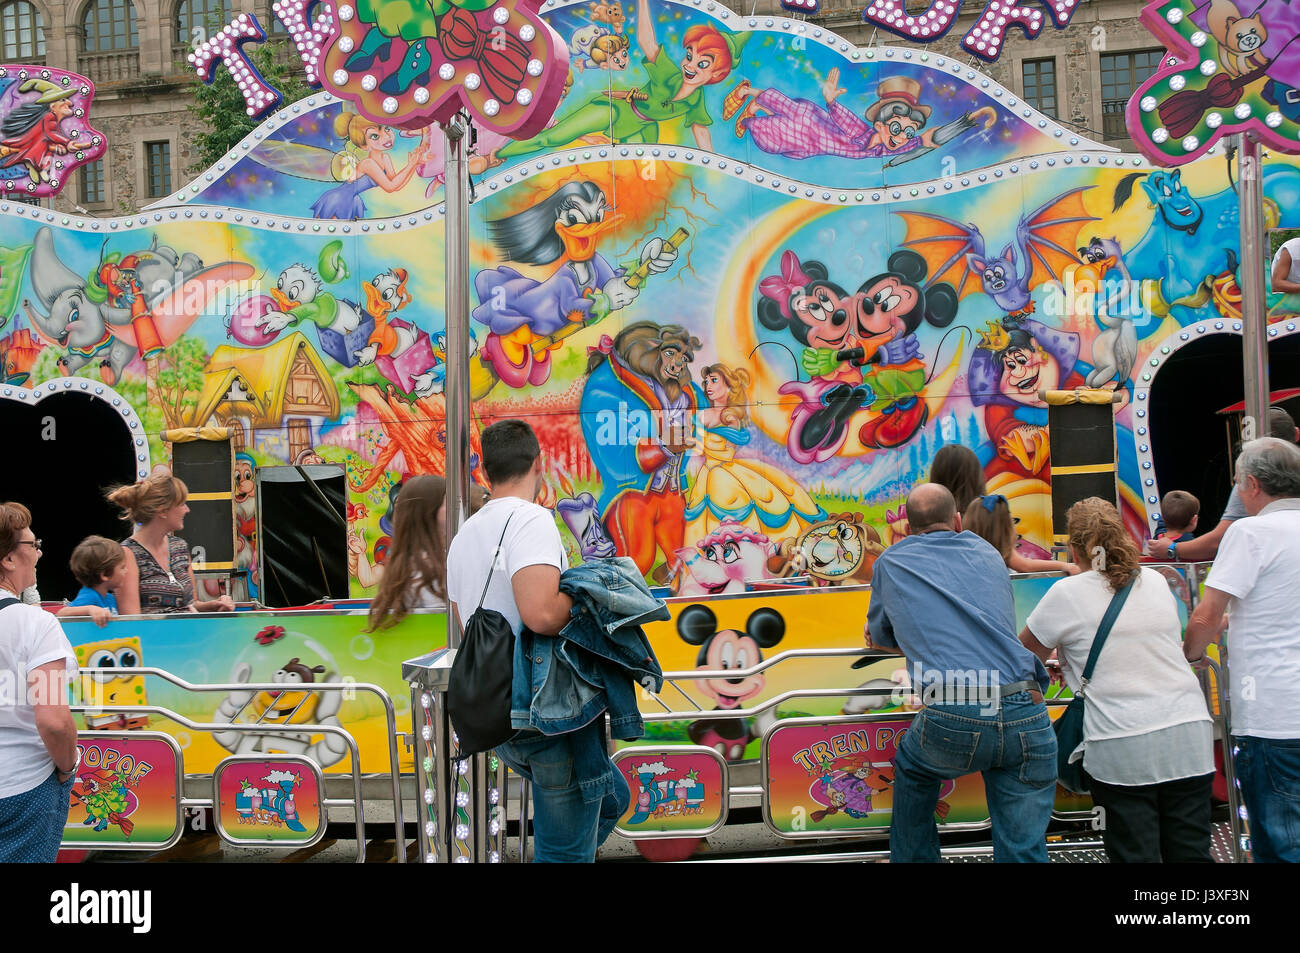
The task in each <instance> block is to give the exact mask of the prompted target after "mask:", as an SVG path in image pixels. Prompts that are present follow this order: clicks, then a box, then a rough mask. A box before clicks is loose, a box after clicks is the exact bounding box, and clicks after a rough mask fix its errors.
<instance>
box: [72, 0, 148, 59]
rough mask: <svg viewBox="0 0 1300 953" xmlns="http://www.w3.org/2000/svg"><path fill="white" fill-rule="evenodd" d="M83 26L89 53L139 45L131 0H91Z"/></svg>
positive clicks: (131, 48)
mask: <svg viewBox="0 0 1300 953" xmlns="http://www.w3.org/2000/svg"><path fill="white" fill-rule="evenodd" d="M81 25H82V28H83V29H84V30H85V32H86V35H85V38H84V42H85V44H86V52H87V53H111V52H113V51H114V50H134V49H136V48H137V47H139V45H140V36H139V34H138V33H136V29H135V7H134V6H133V5H132V4H131V0H92V2H91V4H90V6H88V7H86V15H85V18H84V19H83V20H82V23H81Z"/></svg>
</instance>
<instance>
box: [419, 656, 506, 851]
mask: <svg viewBox="0 0 1300 953" xmlns="http://www.w3.org/2000/svg"><path fill="white" fill-rule="evenodd" d="M455 658H456V650H455V649H440V650H439V651H437V652H433V653H431V654H429V655H424V656H421V657H420V658H416V659H410V660H409V661H407V662H404V663H403V664H402V678H404V679H405V680H406V681H407V682H408V683H410V686H411V720H412V727H413V731H414V737H415V745H416V749H415V777H416V788H417V792H418V795H419V800H418V802H417V803H418V804H419V805H420V810H421V816H420V819H419V823H418V824H417V825H416V827H417V833H418V836H419V843H420V858H421V860H423V861H424V862H425V863H430V864H432V863H469V862H472V861H474V862H487V863H499V862H501V861H502V860H503V859H504V857H505V841H506V768H505V765H504V764H503V763H502V762H501V759H500V758H498V757H497V756H496V754H495V753H486V754H477V755H471V756H469V757H462V756H461V754H460V750H459V747H458V745H457V741H456V732H455V730H454V729H453V728H452V726H451V718H450V717H449V715H448V712H447V684H448V680H449V679H450V677H451V666H452V663H453V662H454V661H455ZM522 798H523V795H521V803H523V804H524V806H525V808H526V800H522ZM524 826H525V818H524V817H521V819H520V827H521V831H522V829H523V828H524ZM525 843H526V839H525V838H524V837H523V836H521V841H520V853H521V855H522V853H523V852H524V845H525Z"/></svg>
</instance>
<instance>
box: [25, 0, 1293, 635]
mask: <svg viewBox="0 0 1300 953" xmlns="http://www.w3.org/2000/svg"><path fill="white" fill-rule="evenodd" d="M543 16H544V18H545V19H546V20H547V21H548V22H549V23H550V24H551V25H552V26H553V27H554V28H555V29H556V31H557V32H558V33H559V34H560V35H561V36H562V37H563V38H564V39H565V41H566V43H567V44H568V46H569V50H570V56H571V60H570V62H571V69H570V74H571V75H570V80H571V82H570V83H569V86H568V90H567V93H566V94H565V97H564V99H563V101H562V102H561V104H560V106H559V109H558V110H557V112H556V114H555V117H554V118H553V120H552V122H551V124H550V125H549V126H548V127H547V128H546V129H545V130H544V131H543V132H541V133H540V134H538V135H537V136H535V137H534V138H533V139H530V140H525V141H522V142H514V141H510V140H507V139H505V138H502V137H500V136H496V135H494V134H492V133H489V132H486V131H485V132H483V133H482V134H481V135H480V136H479V137H478V143H477V155H476V157H475V158H474V160H473V163H472V166H471V170H472V173H473V175H474V197H475V202H474V206H473V208H472V215H471V258H472V274H471V276H470V277H471V280H472V294H471V307H472V314H471V322H470V323H471V327H472V331H473V348H474V354H473V357H472V362H471V363H472V372H471V385H472V389H473V397H474V405H473V407H474V418H473V421H472V432H473V439H474V440H475V441H477V434H478V433H479V432H480V431H481V429H482V427H483V426H484V425H486V424H488V423H490V422H491V421H493V420H496V419H501V418H505V417H524V418H526V419H528V420H529V421H530V422H531V423H532V424H533V426H534V427H535V428H536V430H537V431H538V434H539V436H540V438H541V442H542V447H543V450H544V452H545V454H546V459H547V465H548V480H547V486H546V489H545V502H546V503H547V504H548V505H550V506H552V507H553V508H555V510H556V512H557V514H558V516H559V524H560V527H561V532H562V534H563V535H564V538H565V540H566V544H567V546H568V547H569V550H570V555H571V557H572V558H573V559H574V560H579V559H581V558H586V557H593V556H605V555H610V554H613V553H619V554H623V555H627V556H630V557H631V558H633V559H634V560H635V561H636V563H637V565H638V566H639V568H640V569H641V570H642V571H643V572H644V573H645V574H646V576H647V577H648V578H650V579H652V580H654V581H657V582H662V583H672V584H673V585H675V586H676V587H677V588H678V589H679V590H680V591H681V592H682V593H683V594H687V595H703V594H713V593H719V592H734V591H741V590H743V589H744V588H745V587H746V586H747V585H750V584H752V583H753V581H754V580H755V579H758V578H762V577H769V576H770V577H779V576H782V575H787V576H788V575H807V576H810V577H811V578H812V579H814V580H815V581H816V582H817V583H818V584H827V585H830V584H835V583H842V582H846V581H848V582H862V581H864V580H866V579H868V578H869V575H870V565H871V562H872V561H873V560H874V558H875V556H876V555H878V554H879V552H880V551H881V549H882V548H883V547H884V546H886V545H888V544H889V543H890V542H891V541H892V540H893V539H895V538H897V536H898V535H899V534H900V533H902V532H903V531H904V527H905V525H906V514H905V513H904V512H903V511H902V509H901V504H902V501H903V499H904V497H905V495H906V492H907V490H908V488H910V487H911V486H912V485H913V484H914V483H916V482H918V481H919V480H921V479H923V478H924V477H925V475H926V474H927V472H928V470H929V463H930V460H931V458H932V457H933V454H934V452H935V451H936V449H937V448H938V447H940V446H942V445H944V444H947V443H954V442H956V443H962V444H966V445H968V446H970V447H972V448H974V449H975V450H976V452H977V453H978V454H979V456H980V458H981V460H982V461H983V464H984V467H985V474H986V477H987V480H988V484H989V488H990V491H991V492H998V493H1002V494H1004V495H1005V496H1007V497H1008V499H1009V500H1010V501H1011V505H1012V509H1013V512H1014V514H1015V516H1016V517H1017V519H1018V521H1019V523H1018V525H1019V532H1020V535H1021V542H1020V548H1021V549H1022V551H1024V552H1025V553H1026V554H1027V555H1037V556H1043V555H1045V554H1046V550H1047V549H1048V548H1049V547H1050V537H1051V533H1050V525H1049V524H1050V495H1049V494H1050V486H1051V460H1050V457H1049V444H1048V441H1047V434H1046V429H1045V428H1046V422H1047V411H1046V406H1045V405H1044V403H1043V402H1042V400H1041V399H1040V398H1039V396H1038V392H1039V390H1040V389H1044V388H1046V389H1052V388H1070V387H1075V386H1080V385H1083V384H1087V385H1090V386H1093V387H1104V388H1111V389H1114V390H1116V391H1117V392H1119V393H1120V400H1119V403H1118V406H1119V408H1120V409H1119V410H1118V413H1117V433H1118V446H1119V454H1120V460H1119V473H1120V479H1121V484H1122V501H1123V507H1124V511H1125V516H1126V519H1127V522H1128V524H1129V526H1130V527H1131V528H1132V530H1133V532H1134V533H1135V534H1137V535H1139V536H1140V535H1145V534H1146V533H1147V532H1148V527H1149V526H1150V525H1151V520H1152V519H1153V518H1154V516H1155V510H1156V508H1157V501H1158V499H1159V495H1160V489H1159V487H1158V486H1157V482H1156V479H1155V474H1154V471H1153V470H1152V463H1151V456H1150V439H1151V438H1150V435H1149V432H1148V431H1149V428H1148V426H1147V420H1146V417H1147V415H1146V411H1145V409H1144V408H1145V406H1146V401H1147V400H1148V397H1149V393H1150V386H1151V381H1152V378H1153V374H1154V368H1155V367H1156V366H1157V365H1159V363H1160V362H1161V361H1162V360H1163V359H1164V356H1165V355H1167V354H1168V353H1169V351H1170V350H1172V349H1177V347H1178V346H1179V340H1180V337H1181V339H1182V340H1187V339H1188V338H1193V337H1194V336H1195V335H1196V334H1204V333H1216V332H1222V333H1229V334H1230V333H1239V331H1240V322H1241V312H1240V290H1239V288H1238V285H1237V282H1238V270H1239V263H1238V259H1239V256H1238V253H1237V248H1238V244H1239V243H1238V238H1237V232H1238V222H1237V202H1236V196H1235V192H1234V184H1233V183H1232V182H1231V181H1230V180H1229V178H1228V174H1227V166H1226V164H1225V163H1224V162H1223V161H1222V156H1221V154H1218V153H1215V154H1211V155H1209V156H1207V157H1206V158H1205V159H1204V160H1200V161H1196V162H1191V163H1188V164H1185V165H1182V166H1181V167H1180V168H1179V169H1177V170H1175V171H1168V170H1164V169H1156V168H1153V167H1152V166H1151V165H1150V163H1149V162H1148V160H1146V159H1145V158H1143V157H1140V156H1135V155H1123V154H1120V153H1118V152H1115V151H1113V150H1111V149H1110V148H1109V147H1106V146H1103V145H1100V144H1097V143H1094V142H1090V141H1088V140H1085V139H1083V138H1081V136H1080V135H1079V134H1078V133H1077V132H1074V131H1072V130H1070V129H1067V128H1065V127H1063V126H1060V125H1058V124H1057V123H1056V122H1055V121H1054V120H1052V119H1051V118H1049V117H1046V116H1043V115H1041V114H1039V113H1037V112H1035V111H1034V110H1033V109H1031V108H1030V107H1028V106H1027V105H1026V104H1024V103H1022V102H1019V101H1018V100H1017V99H1016V97H1015V95H1014V94H1013V93H1012V92H1011V91H1010V90H1006V89H1004V88H1002V87H1000V86H999V85H998V84H996V83H995V82H993V81H992V80H991V79H989V78H987V77H986V76H984V75H982V74H980V73H978V72H976V71H975V70H974V69H971V68H969V67H968V66H967V65H966V64H964V63H958V62H953V61H951V60H949V59H946V58H945V57H944V56H941V55H937V54H934V53H930V52H926V51H921V50H911V49H902V48H892V47H872V48H869V49H865V48H864V49H855V48H853V47H851V46H850V45H849V44H847V43H845V42H843V41H841V40H840V39H839V38H838V37H836V36H834V35H832V34H830V33H828V32H825V31H823V30H820V29H818V28H815V27H813V26H812V25H811V24H808V23H805V22H803V21H799V20H793V19H786V18H782V17H767V18H762V17H758V18H753V17H742V16H738V15H736V14H735V13H732V12H730V11H727V10H725V9H723V8H721V7H717V8H716V9H713V8H710V6H709V5H708V4H703V5H701V4H684V3H676V2H671V0H639V2H636V3H625V4H622V5H620V4H619V3H617V2H615V3H605V2H599V3H596V2H577V3H562V2H557V3H553V4H550V5H548V6H547V7H546V8H545V12H544V13H543ZM441 150H442V145H441V134H440V133H439V132H438V130H437V129H436V128H434V129H432V130H430V129H425V130H418V129H416V130H405V129H396V128H387V127H383V126H379V125H376V124H374V123H373V122H371V121H370V120H367V119H365V118H362V117H360V116H358V115H357V114H356V113H354V112H353V111H352V108H351V107H350V106H349V105H348V104H345V103H343V102H341V101H339V100H337V99H335V98H334V97H332V96H331V95H330V94H328V93H326V92H318V93H316V94H315V95H313V96H311V97H309V98H307V99H305V100H303V101H301V102H299V103H297V104H292V105H291V106H288V107H286V108H285V109H283V110H281V111H280V112H279V113H277V114H276V115H274V116H273V117H272V118H271V119H269V120H268V121H267V122H266V123H264V124H263V125H262V127H260V128H259V130H258V131H257V132H256V133H255V134H254V135H253V136H252V137H250V138H249V139H248V140H246V141H245V142H244V143H243V144H242V145H241V146H240V147H239V148H238V149H236V150H235V151H234V153H232V156H231V157H227V159H226V160H224V161H223V162H221V163H219V164H218V165H217V166H215V167H213V168H212V169H209V170H207V171H206V172H204V173H201V174H200V175H199V176H198V177H197V178H196V179H195V180H194V182H193V183H192V184H191V185H189V186H187V187H186V188H185V189H184V190H183V191H182V192H180V193H178V194H177V195H175V196H173V197H171V198H169V199H168V200H166V201H165V202H163V203H161V204H160V205H159V206H157V207H155V208H152V209H149V210H147V211H146V212H144V213H141V214H139V215H137V216H134V217H133V218H130V219H118V220H92V219H82V220H73V219H67V218H60V217H58V216H56V215H55V214H54V213H41V212H37V214H36V215H32V214H31V213H30V212H27V211H26V210H25V209H21V208H18V207H15V206H6V205H0V214H2V215H4V216H5V219H4V222H5V229H4V239H3V241H2V242H0V245H3V246H4V247H3V248H2V249H0V291H3V290H5V289H6V288H8V289H10V290H11V291H12V293H11V294H5V295H0V304H5V305H6V307H5V312H6V313H4V314H2V315H0V318H2V319H3V327H0V335H3V336H2V337H0V349H2V350H3V351H4V353H5V354H6V355H7V363H6V365H5V372H6V380H7V381H8V382H9V383H10V384H11V385H12V386H14V387H17V386H19V385H20V384H23V385H25V386H27V387H33V386H37V385H44V384H45V383H46V382H50V381H54V382H56V383H57V382H58V381H59V380H60V379H61V378H67V377H80V378H90V379H91V380H92V381H93V382H94V383H95V384H96V385H100V386H107V387H110V388H112V391H113V392H114V393H116V394H117V395H120V396H121V397H122V398H123V399H124V400H125V401H126V402H127V403H128V404H130V405H131V406H132V407H134V408H135V410H136V411H137V413H138V414H139V416H140V419H141V421H142V424H143V426H144V428H145V430H146V431H147V432H148V438H149V449H150V454H151V457H152V459H153V460H154V461H157V460H161V459H165V458H166V455H167V449H168V448H167V447H166V446H165V445H164V443H163V440H162V433H163V431H165V430H166V429H169V428H174V427H190V426H203V425H206V424H221V425H225V426H228V427H230V428H232V429H233V430H234V432H235V437H234V439H235V441H236V443H237V444H238V446H237V448H236V449H237V450H238V453H237V455H236V463H235V467H236V476H237V489H238V499H237V507H238V512H239V514H240V528H241V535H242V536H243V544H242V547H243V548H242V550H241V552H242V555H241V556H240V557H239V558H240V559H241V560H244V561H245V562H243V563H242V564H243V565H249V566H251V565H252V564H253V563H252V559H251V554H252V552H253V549H254V547H255V538H254V536H255V529H256V527H255V525H254V523H255V521H254V519H253V515H254V514H255V512H256V500H255V484H254V482H253V481H252V479H251V477H252V474H253V473H254V471H255V468H257V467H259V466H263V465H267V464H281V463H304V462H316V461H324V462H329V463H337V464H340V465H342V466H344V467H345V469H346V473H347V477H348V481H349V485H350V500H349V507H348V527H349V534H348V549H349V566H350V569H351V572H352V578H353V591H354V594H357V595H362V594H365V593H366V592H367V591H369V590H370V588H371V587H373V586H374V585H375V583H376V582H377V581H378V579H379V578H380V576H381V575H382V572H383V568H384V561H385V554H386V550H387V545H388V542H389V537H390V535H391V511H392V507H393V502H394V500H395V499H396V497H397V495H398V494H399V493H400V491H401V485H402V482H403V480H404V479H406V478H407V477H409V476H410V475H413V474H416V473H424V472H441V470H442V468H443V465H444V460H445V440H446V427H445V425H444V399H443V393H442V392H443V389H444V387H445V376H446V362H445V358H446V355H445V336H444V333H443V331H444V325H445V322H444V318H443V294H444V276H443V273H442V268H441V261H442V249H443V224H442V223H443V213H444V209H443V208H442V207H441V206H440V204H439V203H440V200H441V195H442V174H443V170H442V155H441ZM1264 191H1265V195H1266V218H1267V220H1268V224H1269V225H1270V226H1283V227H1286V226H1300V169H1297V168H1296V167H1295V165H1294V164H1293V162H1292V160H1288V159H1284V158H1281V157H1277V156H1274V157H1272V158H1270V159H1269V161H1268V162H1267V163H1266V165H1265V171H1264ZM1276 318H1277V320H1278V324H1277V325H1276V326H1275V327H1274V330H1275V331H1277V332H1278V333H1290V332H1292V331H1294V330H1295V327H1294V323H1293V322H1294V317H1293V316H1290V317H1288V316H1287V315H1284V314H1278V315H1276ZM1288 321H1290V322H1292V323H1286V322H1288ZM1153 362H1154V363H1153ZM24 375H25V376H24ZM471 463H472V464H473V465H474V467H475V470H474V478H475V479H477V480H479V481H480V482H482V481H483V475H482V473H481V472H480V471H479V469H478V466H477V456H476V455H474V454H473V453H472V454H471ZM253 582H254V584H255V583H256V580H253ZM773 584H774V585H775V584H777V583H775V582H774V583H773ZM742 621H743V620H742ZM760 621H761V620H760ZM759 629H760V630H761V631H760V632H759V634H758V635H757V636H755V642H756V643H757V644H758V645H760V646H761V645H764V644H765V642H764V640H765V639H766V640H771V639H772V638H773V637H774V636H773V634H772V632H771V631H770V627H764V626H762V625H759ZM775 637H776V638H779V637H780V636H775ZM773 644H775V643H773Z"/></svg>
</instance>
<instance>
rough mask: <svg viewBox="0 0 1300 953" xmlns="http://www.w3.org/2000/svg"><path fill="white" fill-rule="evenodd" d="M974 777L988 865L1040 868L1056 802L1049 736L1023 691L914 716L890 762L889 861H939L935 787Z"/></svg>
mask: <svg viewBox="0 0 1300 953" xmlns="http://www.w3.org/2000/svg"><path fill="white" fill-rule="evenodd" d="M974 771H979V772H980V773H981V774H983V775H984V793H985V797H986V798H987V800H988V807H989V817H990V818H991V819H992V821H993V859H994V860H995V861H997V862H1018V863H1046V861H1047V841H1046V834H1047V824H1048V821H1050V820H1051V817H1052V802H1053V800H1054V799H1055V797H1056V733H1055V732H1054V731H1052V723H1051V719H1050V718H1048V717H1047V708H1046V707H1045V706H1044V705H1043V704H1042V703H1041V702H1034V701H1032V700H1031V698H1030V695H1029V693H1028V692H1017V693H1016V694H1014V695H1008V696H1007V697H1006V698H1004V699H1002V707H1001V709H1000V710H998V711H996V712H990V711H988V710H987V709H985V708H983V707H981V706H980V705H942V706H940V705H932V706H930V707H929V708H925V709H923V710H922V711H920V712H919V713H917V716H916V719H915V720H914V721H913V722H912V727H911V728H909V729H908V730H907V733H906V734H904V735H903V740H902V742H901V743H900V744H899V746H898V753H897V754H896V755H895V757H894V811H893V819H892V826H891V827H890V829H889V859H890V860H891V861H893V862H894V863H918V862H929V863H937V862H938V861H939V827H938V824H937V823H936V822H935V813H934V812H935V808H936V807H937V806H938V803H939V785H940V783H941V782H942V781H945V780H949V779H952V778H959V777H961V776H962V775H964V774H970V773H972V772H974Z"/></svg>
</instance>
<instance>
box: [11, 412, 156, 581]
mask: <svg viewBox="0 0 1300 953" xmlns="http://www.w3.org/2000/svg"><path fill="white" fill-rule="evenodd" d="M0 432H3V433H4V435H5V437H4V440H5V458H6V459H7V460H8V464H7V465H6V466H4V467H0V500H9V501H13V502H16V503H22V504H23V505H24V506H26V507H27V508H28V509H29V510H31V511H32V530H33V532H35V534H36V535H37V537H39V538H40V539H41V541H42V544H43V546H42V550H41V560H40V562H39V563H37V565H36V583H37V586H38V588H39V589H40V591H41V598H42V599H45V600H54V599H70V598H72V597H73V596H74V595H76V593H77V590H78V589H79V588H80V584H79V583H78V582H77V581H76V579H75V578H74V577H73V575H72V571H71V570H70V569H69V568H68V559H69V557H70V556H71V555H72V550H73V549H75V548H76V545H77V544H78V543H79V542H81V541H82V540H83V539H85V538H86V537H87V536H90V535H93V534H98V535H100V536H107V537H108V538H109V539H124V538H125V537H126V535H127V533H128V532H129V527H128V525H127V524H126V523H125V522H124V521H123V520H121V519H119V518H118V515H117V511H116V508H115V507H113V506H111V505H110V504H109V503H108V502H107V501H106V500H105V499H104V491H105V490H106V489H107V488H108V487H110V486H116V485H118V484H122V483H134V482H135V479H136V465H137V463H136V453H135V447H134V446H133V440H134V438H135V434H133V433H132V432H131V430H130V429H129V428H128V426H127V423H126V421H125V420H124V419H123V417H122V415H121V413H120V411H118V410H117V409H115V408H114V407H113V406H112V405H110V404H109V403H107V402H105V401H103V400H100V399H99V398H97V397H94V396H91V395H89V394H82V393H75V392H67V393H63V392H60V393H57V394H51V395H50V396H48V397H44V398H42V399H41V400H40V401H39V402H37V403H32V401H31V398H30V396H29V397H28V398H27V400H25V401H18V400H14V399H0Z"/></svg>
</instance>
